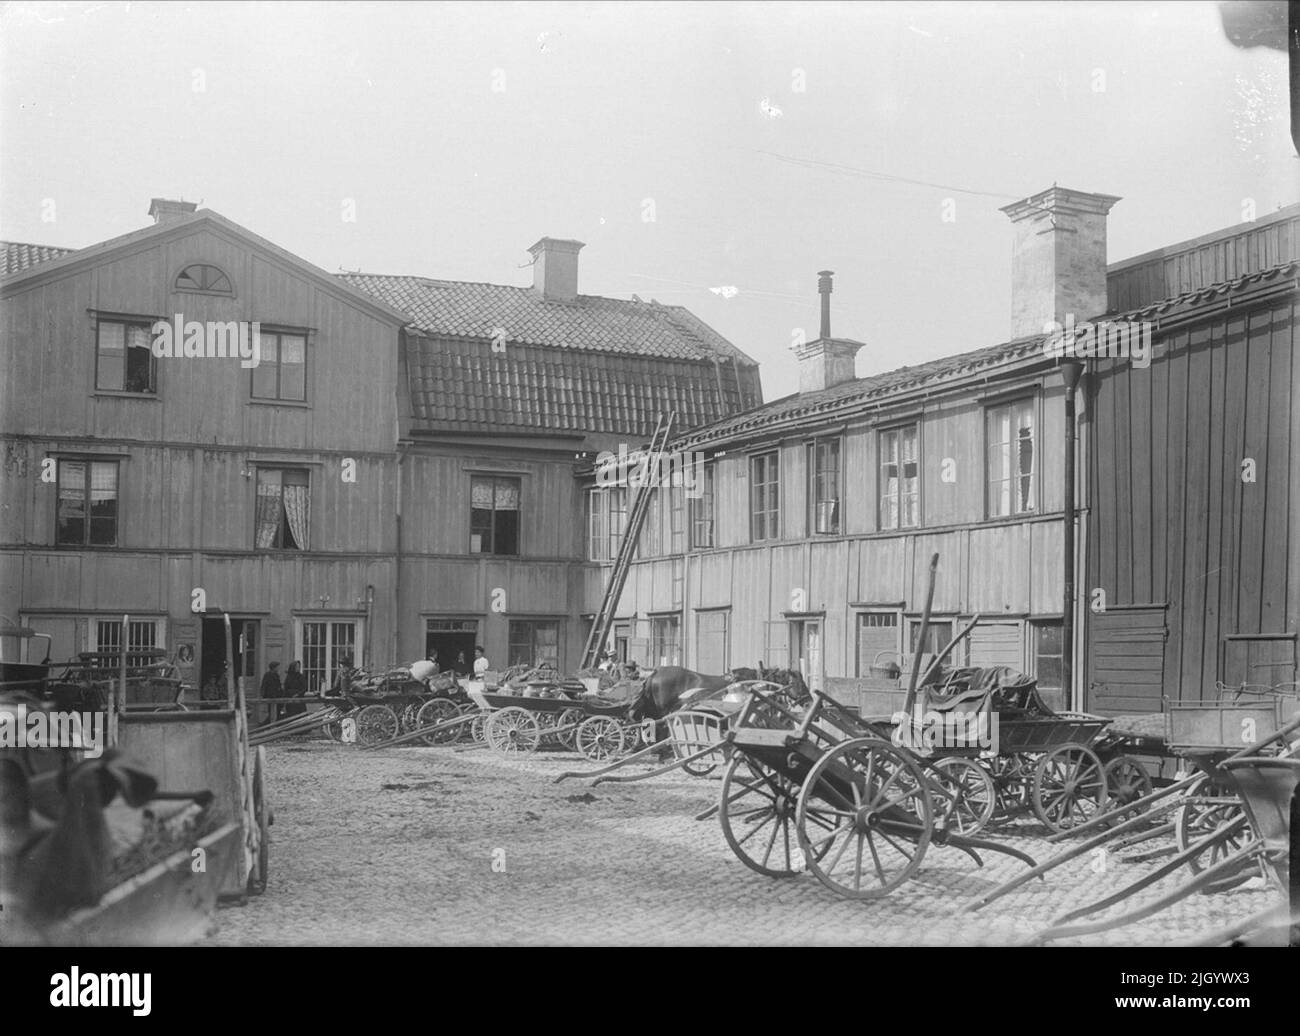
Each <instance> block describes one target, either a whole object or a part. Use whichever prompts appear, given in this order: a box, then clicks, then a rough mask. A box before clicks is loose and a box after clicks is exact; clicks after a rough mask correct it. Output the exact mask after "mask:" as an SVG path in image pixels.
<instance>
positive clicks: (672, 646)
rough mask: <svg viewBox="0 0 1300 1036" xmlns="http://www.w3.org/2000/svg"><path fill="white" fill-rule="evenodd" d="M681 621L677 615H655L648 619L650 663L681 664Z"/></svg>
mask: <svg viewBox="0 0 1300 1036" xmlns="http://www.w3.org/2000/svg"><path fill="white" fill-rule="evenodd" d="M681 660H682V620H681V617H680V616H678V615H656V616H653V617H652V618H651V619H650V663H651V664H652V665H656V666H660V665H681V664H682V661H681Z"/></svg>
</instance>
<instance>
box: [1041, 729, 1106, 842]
mask: <svg viewBox="0 0 1300 1036" xmlns="http://www.w3.org/2000/svg"><path fill="white" fill-rule="evenodd" d="M1104 769H1105V768H1104V767H1103V766H1102V765H1101V760H1100V759H1099V758H1097V753H1096V752H1094V751H1093V750H1092V749H1091V748H1085V747H1084V746H1083V745H1078V744H1074V745H1060V746H1059V747H1057V748H1053V749H1052V750H1051V751H1050V752H1048V753H1046V754H1045V755H1044V756H1043V757H1042V758H1041V759H1039V760H1038V765H1037V766H1036V767H1035V768H1034V783H1033V791H1032V794H1031V798H1030V802H1031V803H1032V804H1033V807H1034V813H1035V814H1036V815H1037V816H1038V819H1039V820H1041V821H1042V822H1043V823H1044V824H1046V825H1047V826H1048V827H1050V828H1051V829H1052V830H1053V831H1068V830H1070V828H1072V827H1075V826H1077V825H1079V824H1082V823H1084V822H1085V821H1088V820H1091V819H1092V818H1093V817H1094V816H1096V815H1097V814H1098V813H1100V812H1102V810H1104V809H1105V808H1106V775H1105V772H1104Z"/></svg>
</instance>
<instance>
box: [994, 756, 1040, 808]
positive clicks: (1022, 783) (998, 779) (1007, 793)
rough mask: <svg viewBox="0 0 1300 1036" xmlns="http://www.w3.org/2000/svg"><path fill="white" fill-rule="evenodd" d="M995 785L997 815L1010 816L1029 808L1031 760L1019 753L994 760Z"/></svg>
mask: <svg viewBox="0 0 1300 1036" xmlns="http://www.w3.org/2000/svg"><path fill="white" fill-rule="evenodd" d="M992 770H993V773H992V776H993V787H994V789H995V790H996V791H997V808H996V809H995V810H994V811H993V815H994V816H996V817H1009V816H1013V815H1014V814H1016V813H1021V812H1023V811H1024V810H1026V809H1028V808H1029V785H1030V770H1031V766H1030V763H1029V760H1027V759H1026V758H1025V757H1023V756H1019V755H1000V756H997V757H996V758H995V759H994V760H993V766H992Z"/></svg>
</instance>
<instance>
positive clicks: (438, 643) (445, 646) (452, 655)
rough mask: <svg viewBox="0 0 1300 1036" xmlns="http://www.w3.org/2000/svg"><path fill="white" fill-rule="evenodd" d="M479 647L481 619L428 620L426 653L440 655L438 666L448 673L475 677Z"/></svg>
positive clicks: (425, 631)
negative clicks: (477, 649)
mask: <svg viewBox="0 0 1300 1036" xmlns="http://www.w3.org/2000/svg"><path fill="white" fill-rule="evenodd" d="M477 644H478V620H477V619H426V620H425V628H424V653H425V655H426V657H427V656H428V655H430V654H433V653H434V652H437V656H436V657H437V660H438V666H439V668H440V669H442V671H443V672H444V673H447V672H454V673H456V674H457V675H458V676H471V675H472V674H473V672H474V647H475V645H477Z"/></svg>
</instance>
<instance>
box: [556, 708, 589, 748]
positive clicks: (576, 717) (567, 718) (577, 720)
mask: <svg viewBox="0 0 1300 1036" xmlns="http://www.w3.org/2000/svg"><path fill="white" fill-rule="evenodd" d="M582 715H583V713H582V710H581V709H565V710H564V711H563V712H561V713H560V717H559V719H558V720H556V725H557V726H558V727H559V728H560V729H559V733H557V734H556V735H555V740H556V742H557V743H558V744H559V745H560V746H561V747H562V748H567V749H569V751H573V749H574V747H575V745H576V743H577V737H578V726H579V725H580V724H581V723H582Z"/></svg>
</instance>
